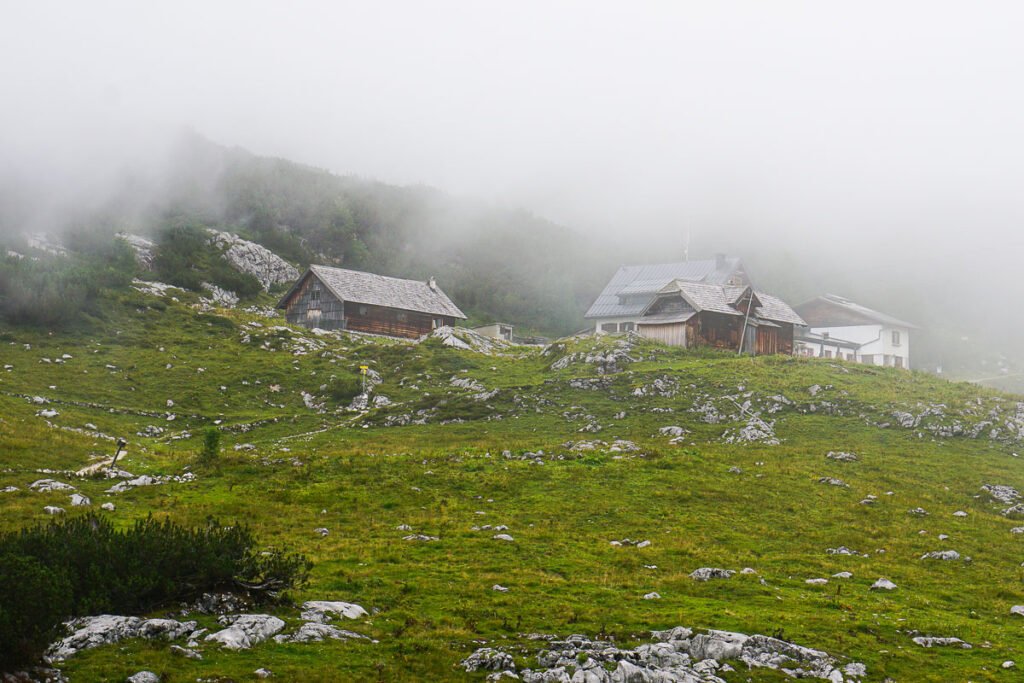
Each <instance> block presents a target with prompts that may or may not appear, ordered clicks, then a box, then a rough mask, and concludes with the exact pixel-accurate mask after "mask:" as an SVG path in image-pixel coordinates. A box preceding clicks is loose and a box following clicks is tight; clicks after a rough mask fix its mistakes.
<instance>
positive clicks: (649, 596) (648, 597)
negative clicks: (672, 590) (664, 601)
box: [644, 592, 661, 600]
mask: <svg viewBox="0 0 1024 683" xmlns="http://www.w3.org/2000/svg"><path fill="white" fill-rule="evenodd" d="M644 600H661V596H660V595H658V594H657V593H654V592H651V593H647V594H646V595H644Z"/></svg>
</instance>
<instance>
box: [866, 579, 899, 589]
mask: <svg viewBox="0 0 1024 683" xmlns="http://www.w3.org/2000/svg"><path fill="white" fill-rule="evenodd" d="M870 590H886V591H891V590H896V584H895V583H893V582H892V581H890V580H889V579H886V578H879V579H878V581H875V582H874V583H873V584H871V588H870Z"/></svg>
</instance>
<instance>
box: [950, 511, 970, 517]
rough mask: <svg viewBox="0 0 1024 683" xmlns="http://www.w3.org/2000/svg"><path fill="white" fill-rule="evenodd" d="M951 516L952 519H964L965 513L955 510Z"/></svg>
mask: <svg viewBox="0 0 1024 683" xmlns="http://www.w3.org/2000/svg"><path fill="white" fill-rule="evenodd" d="M953 516H954V517H966V516H967V513H966V512H964V511H963V510H957V511H956V512H954V513H953Z"/></svg>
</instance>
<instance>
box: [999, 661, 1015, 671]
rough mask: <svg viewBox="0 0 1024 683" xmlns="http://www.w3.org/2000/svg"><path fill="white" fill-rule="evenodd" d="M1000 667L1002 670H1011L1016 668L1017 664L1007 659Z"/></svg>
mask: <svg viewBox="0 0 1024 683" xmlns="http://www.w3.org/2000/svg"><path fill="white" fill-rule="evenodd" d="M1000 666H1002V667H1003V668H1004V669H1012V668H1013V667H1015V666H1017V663H1016V662H1014V661H1013V660H1012V659H1007V660H1006V661H1005V662H1003V663H1002V664H1001V665H1000Z"/></svg>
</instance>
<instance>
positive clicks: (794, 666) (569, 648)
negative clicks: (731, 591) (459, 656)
mask: <svg viewBox="0 0 1024 683" xmlns="http://www.w3.org/2000/svg"><path fill="white" fill-rule="evenodd" d="M651 635H652V636H653V637H654V638H655V641H654V642H648V643H643V644H641V645H638V646H637V647H635V648H633V649H631V650H623V649H619V648H618V647H615V645H614V644H613V643H612V642H609V641H592V640H590V639H589V638H587V637H586V636H582V635H571V636H569V637H567V638H565V639H560V638H557V637H556V636H545V635H541V634H531V635H530V636H529V638H530V639H532V640H540V641H543V649H541V650H540V651H538V652H537V653H536V656H535V657H534V656H530V657H529V658H528V660H529V661H536V662H537V664H538V666H539V668H538V669H536V670H531V669H524V670H523V671H521V672H519V673H518V675H517V674H516V673H515V662H514V660H513V658H512V656H511V655H510V654H509V653H507V652H504V651H503V650H499V649H495V648H491V647H484V648H480V649H478V650H476V651H475V652H473V654H471V655H470V656H469V657H467V658H466V659H464V660H463V661H462V662H460V665H461V666H462V667H463V668H465V669H466V671H468V672H474V671H490V672H493V673H492V674H491V676H489V677H488V680H500V679H501V678H506V677H513V678H519V677H521V678H520V680H522V681H524V682H525V683H669V682H671V681H675V682H680V683H682V682H684V681H685V682H686V683H697V682H702V683H713V682H717V683H720V682H721V681H722V679H721V678H719V677H718V676H716V675H715V672H716V671H733V670H734V669H733V667H731V666H729V665H728V664H722V663H720V662H722V661H723V660H726V659H733V660H739V661H741V662H743V663H744V664H745V665H746V666H747V667H749V668H769V669H776V670H780V671H782V672H783V673H785V674H787V675H789V676H792V677H796V678H824V679H827V680H830V681H847V680H849V681H853V680H856V679H858V678H861V677H863V676H865V675H866V673H867V672H866V669H865V667H864V665H863V664H860V663H857V662H850V663H848V664H847V665H846V666H845V667H844V668H843V669H842V670H840V669H839V668H838V662H837V661H836V659H835V658H834V657H831V656H830V655H828V654H826V653H824V652H821V651H818V650H812V649H810V648H805V647H801V646H799V645H795V644H793V643H788V642H786V641H783V640H779V639H777V638H771V637H768V636H763V635H753V636H748V635H745V634H742V633H730V632H727V631H714V630H709V631H707V632H706V633H700V634H697V635H694V632H693V630H692V629H689V628H686V627H683V626H677V627H676V628H673V629H670V630H668V631H653V632H652V633H651ZM573 671H574V672H575V673H573V674H572V675H571V676H570V672H573Z"/></svg>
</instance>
